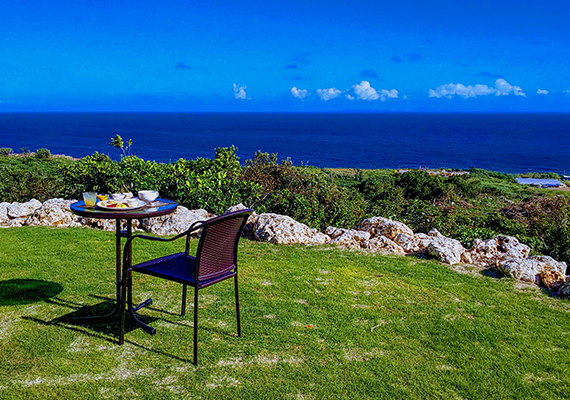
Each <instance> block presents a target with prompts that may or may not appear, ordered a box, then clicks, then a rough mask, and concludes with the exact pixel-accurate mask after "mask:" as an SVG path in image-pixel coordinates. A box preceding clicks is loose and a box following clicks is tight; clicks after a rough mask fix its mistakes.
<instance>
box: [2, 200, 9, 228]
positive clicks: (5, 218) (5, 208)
mask: <svg viewBox="0 0 570 400" xmlns="http://www.w3.org/2000/svg"><path fill="white" fill-rule="evenodd" d="M9 205H10V203H6V202H5V201H3V202H2V203H0V224H1V223H3V222H6V221H8V219H9V217H8V206H9Z"/></svg>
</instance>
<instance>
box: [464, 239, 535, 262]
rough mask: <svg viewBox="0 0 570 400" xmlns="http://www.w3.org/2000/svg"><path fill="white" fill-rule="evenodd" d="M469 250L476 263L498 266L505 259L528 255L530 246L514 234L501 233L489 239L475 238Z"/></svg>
mask: <svg viewBox="0 0 570 400" xmlns="http://www.w3.org/2000/svg"><path fill="white" fill-rule="evenodd" d="M468 252H469V254H470V255H471V258H472V260H473V263H474V264H476V265H478V266H480V267H490V266H493V267H496V266H498V265H499V263H500V262H501V261H503V260H507V259H511V258H526V257H528V255H529V253H530V247H528V246H527V245H525V244H522V243H521V242H519V241H518V239H517V238H514V237H512V236H503V235H500V236H495V237H494V238H492V239H488V240H481V239H475V241H474V242H473V247H471V249H470V250H468Z"/></svg>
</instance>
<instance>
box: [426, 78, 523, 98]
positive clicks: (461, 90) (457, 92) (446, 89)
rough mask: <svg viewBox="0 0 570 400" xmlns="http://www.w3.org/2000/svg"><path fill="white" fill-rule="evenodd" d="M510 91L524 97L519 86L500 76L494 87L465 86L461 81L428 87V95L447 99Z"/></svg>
mask: <svg viewBox="0 0 570 400" xmlns="http://www.w3.org/2000/svg"><path fill="white" fill-rule="evenodd" d="M511 93H512V94H514V95H515V96H524V97H526V95H525V93H524V92H523V90H522V89H521V87H520V86H512V85H510V84H509V83H508V82H507V81H506V80H504V79H502V78H501V79H497V80H496V81H495V87H489V86H487V85H480V84H477V85H473V86H471V85H469V86H465V85H463V84H461V83H457V84H455V83H448V84H447V85H441V86H439V87H437V88H436V89H435V90H434V89H430V90H429V97H437V98H440V97H447V98H448V99H451V98H452V97H454V96H461V97H463V98H464V99H467V98H469V97H477V96H487V95H490V94H494V95H495V96H506V95H509V94H511Z"/></svg>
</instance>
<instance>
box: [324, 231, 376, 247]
mask: <svg viewBox="0 0 570 400" xmlns="http://www.w3.org/2000/svg"><path fill="white" fill-rule="evenodd" d="M325 233H326V234H327V235H328V236H329V237H330V239H329V240H327V244H335V245H339V246H343V247H347V248H350V249H360V248H363V247H364V246H365V243H366V242H367V241H368V240H370V233H369V232H364V231H357V230H355V229H343V228H335V227H334V226H329V227H328V228H327V229H326V230H325Z"/></svg>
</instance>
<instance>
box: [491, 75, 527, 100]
mask: <svg viewBox="0 0 570 400" xmlns="http://www.w3.org/2000/svg"><path fill="white" fill-rule="evenodd" d="M495 87H496V88H497V92H496V93H495V96H506V95H508V94H511V93H513V94H514V95H515V96H523V97H526V94H524V92H523V90H522V89H521V87H520V86H511V85H509V83H508V82H507V81H506V80H504V79H502V78H501V79H497V80H496V81H495Z"/></svg>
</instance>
